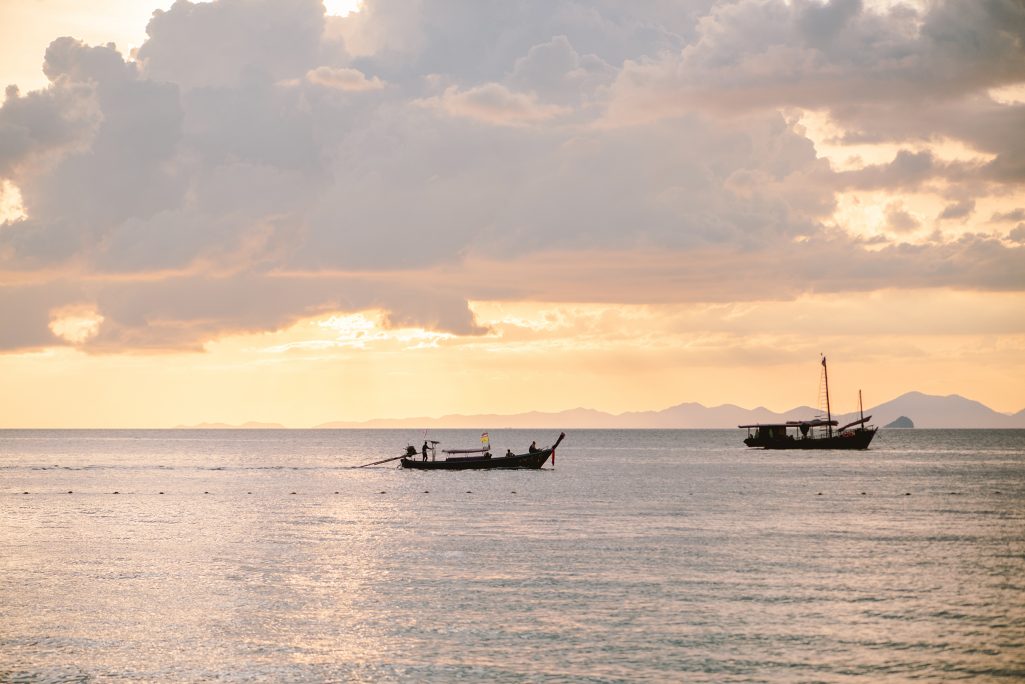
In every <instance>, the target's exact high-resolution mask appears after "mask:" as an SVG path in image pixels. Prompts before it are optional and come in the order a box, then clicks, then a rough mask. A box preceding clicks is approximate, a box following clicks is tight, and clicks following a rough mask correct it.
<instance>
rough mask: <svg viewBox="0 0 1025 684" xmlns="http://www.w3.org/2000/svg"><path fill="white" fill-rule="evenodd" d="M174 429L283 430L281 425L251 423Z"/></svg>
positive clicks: (201, 424)
mask: <svg viewBox="0 0 1025 684" xmlns="http://www.w3.org/2000/svg"><path fill="white" fill-rule="evenodd" d="M174 427H175V428H176V429H181V430H282V429H284V428H285V426H284V425H282V424H281V423H256V422H253V421H249V422H248V423H242V424H240V425H229V424H228V423H197V424H196V425H175V426H174Z"/></svg>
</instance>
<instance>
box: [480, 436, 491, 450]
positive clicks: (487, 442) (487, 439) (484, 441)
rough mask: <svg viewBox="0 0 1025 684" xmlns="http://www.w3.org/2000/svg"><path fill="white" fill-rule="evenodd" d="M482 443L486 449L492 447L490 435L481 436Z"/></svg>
mask: <svg viewBox="0 0 1025 684" xmlns="http://www.w3.org/2000/svg"><path fill="white" fill-rule="evenodd" d="M480 443H481V444H483V445H484V446H485V448H486V447H490V446H491V438H490V437H488V433H486V432H482V433H481V434H480Z"/></svg>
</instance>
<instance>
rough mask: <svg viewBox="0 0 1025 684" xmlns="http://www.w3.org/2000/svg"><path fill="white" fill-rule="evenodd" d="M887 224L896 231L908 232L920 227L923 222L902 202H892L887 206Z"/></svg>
mask: <svg viewBox="0 0 1025 684" xmlns="http://www.w3.org/2000/svg"><path fill="white" fill-rule="evenodd" d="M886 225H887V227H888V228H889V229H890V230H892V231H894V232H896V233H907V232H910V231H912V230H915V229H916V228H918V227H919V226H920V225H921V223H920V222H919V220H918V219H916V218H915V217H914V216H912V215H911V214H909V213H908V211H907V210H906V209H904V207H903V205H902V204H901V203H900V202H891V203H890V204H889V205H887V207H886Z"/></svg>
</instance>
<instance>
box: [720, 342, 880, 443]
mask: <svg viewBox="0 0 1025 684" xmlns="http://www.w3.org/2000/svg"><path fill="white" fill-rule="evenodd" d="M822 374H823V376H824V378H825V388H826V419H825V420H822V419H821V418H814V419H812V420H788V421H786V422H785V423H755V424H753V425H739V426H738V427H740V428H746V429H747V438H746V439H745V440H744V444H746V445H748V446H749V447H755V448H762V449H867V448H868V445H869V443H870V442H871V441H872V438H873V437H875V435H876V431H877V430H878V429H879V428H876V427H871V426H868V425H866V423H868V421H870V420H872V416H865V412H864V409H863V408H862V406H861V390H858V409H859V413H860V416H861V417H860V418H858V420H855V421H853V422H850V423H848V424H846V425H844V426H843V427H840V428H837V429H836V430H834V429H833V428H834V427H835V426H836V425H838V424H839V423H838V422H837V421H835V420H833V414H832V409H831V407H830V405H829V370H828V368H827V367H826V357H824V356H823V357H822ZM752 430H754V432H752Z"/></svg>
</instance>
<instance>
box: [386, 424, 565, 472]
mask: <svg viewBox="0 0 1025 684" xmlns="http://www.w3.org/2000/svg"><path fill="white" fill-rule="evenodd" d="M565 438H566V433H565V432H560V433H559V438H558V439H556V440H555V444H553V445H552V446H550V447H548V448H546V449H538V450H537V451H529V452H527V453H525V454H513V453H507V454H506V455H505V456H492V455H491V452H490V451H489V450H487V449H451V450H447V451H443V452H442V453H446V454H453V455H450V456H448V457H446V458H443V459H441V460H428V461H425V460H422V459H421V458H417V457H415V456H413V455H407V456H403V457H402V461H401V464H402V467H403V468H412V469H414V470H499V469H513V468H528V469H533V470H538V469H540V468H541V466H543V465H544V464H545V463H546V462H547V461H548V459H549V458H551V459H552V465H554V464H555V450H556V449H557V448H558V446H559V444H561V443H562V440H563V439H565ZM414 453H415V450H414ZM462 454H472V455H470V456H466V455H462Z"/></svg>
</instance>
